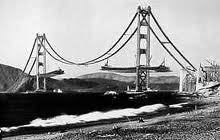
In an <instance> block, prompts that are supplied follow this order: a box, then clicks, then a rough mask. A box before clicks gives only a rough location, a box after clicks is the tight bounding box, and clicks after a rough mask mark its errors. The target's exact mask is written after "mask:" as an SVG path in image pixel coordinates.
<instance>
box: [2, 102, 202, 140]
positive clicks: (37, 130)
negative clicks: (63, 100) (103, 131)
mask: <svg viewBox="0 0 220 140" xmlns="http://www.w3.org/2000/svg"><path fill="white" fill-rule="evenodd" d="M195 103H197V109H200V108H202V107H204V104H201V102H195V101H192V102H189V103H188V104H184V103H183V107H182V108H178V107H177V108H166V109H163V110H159V111H156V112H153V113H148V114H147V113H146V114H141V115H138V116H134V117H124V118H119V119H109V120H101V121H94V122H88V123H81V124H68V125H64V126H55V127H47V128H45V127H32V128H30V127H29V128H22V129H20V130H19V131H12V132H9V133H5V132H3V137H4V138H6V139H7V138H11V137H18V138H19V137H20V136H22V135H27V136H28V135H41V134H45V133H49V134H51V133H61V132H68V131H70V130H72V129H75V130H78V129H86V128H89V127H101V126H104V127H105V126H108V125H110V126H112V125H114V124H118V123H120V124H121V123H122V124H123V123H125V124H126V123H129V122H137V120H138V119H139V118H140V117H142V118H143V119H144V120H146V121H148V120H152V119H157V118H158V117H166V116H170V115H173V114H177V113H180V112H186V111H187V112H189V111H192V110H194V109H195V107H194V105H195Z"/></svg>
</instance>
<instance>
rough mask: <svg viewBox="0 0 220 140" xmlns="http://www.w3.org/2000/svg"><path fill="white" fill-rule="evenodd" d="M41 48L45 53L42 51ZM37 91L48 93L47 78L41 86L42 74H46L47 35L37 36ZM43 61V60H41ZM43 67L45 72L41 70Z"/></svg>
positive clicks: (44, 78)
mask: <svg viewBox="0 0 220 140" xmlns="http://www.w3.org/2000/svg"><path fill="white" fill-rule="evenodd" d="M41 48H42V49H43V51H41ZM36 50H37V51H36V91H46V90H47V88H46V77H42V78H43V87H42V86H41V85H40V78H41V74H43V75H45V74H46V49H45V34H43V35H39V34H37V49H36ZM41 59H43V60H41ZM40 67H43V70H41V69H40ZM41 71H42V73H41Z"/></svg>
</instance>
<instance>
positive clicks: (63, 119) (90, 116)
mask: <svg viewBox="0 0 220 140" xmlns="http://www.w3.org/2000/svg"><path fill="white" fill-rule="evenodd" d="M166 108H167V106H165V105H163V104H154V105H147V106H143V107H140V108H137V109H134V108H126V109H118V110H112V111H108V112H99V111H95V112H91V113H87V114H83V115H78V116H77V115H59V116H56V117H53V118H48V119H41V118H37V119H35V120H33V121H31V122H30V124H27V125H21V126H17V127H3V128H1V130H2V131H4V132H10V131H13V130H17V129H19V128H24V127H52V126H62V125H67V124H77V123H85V122H92V121H99V120H107V119H116V118H123V117H129V116H137V115H139V114H143V113H153V112H156V111H158V110H163V109H166Z"/></svg>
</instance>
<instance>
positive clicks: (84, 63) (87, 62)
mask: <svg viewBox="0 0 220 140" xmlns="http://www.w3.org/2000/svg"><path fill="white" fill-rule="evenodd" d="M136 17H137V13H135V15H134V17H133V18H132V20H131V22H130V23H129V25H128V27H127V28H126V29H125V31H124V32H123V34H122V35H121V36H120V37H119V39H118V40H117V41H116V42H115V43H114V44H113V46H112V47H111V48H110V49H109V50H107V51H106V52H105V53H103V54H102V55H100V56H98V57H96V58H94V59H92V60H89V61H86V62H83V63H75V62H72V61H69V60H67V59H65V58H63V57H62V56H60V55H59V54H58V53H57V52H56V51H55V50H54V49H53V47H52V46H51V44H50V42H49V41H48V40H47V38H46V42H47V44H48V45H49V47H50V48H51V50H52V51H53V52H54V53H55V54H56V55H57V56H58V57H59V58H60V59H62V60H64V61H66V62H68V63H71V64H73V65H87V64H89V63H91V62H95V61H96V60H98V59H100V58H102V57H104V56H105V55H107V54H108V53H109V52H110V51H111V50H112V49H113V48H115V46H116V45H117V44H118V43H119V42H120V41H121V39H122V38H123V37H124V35H125V34H126V33H127V31H128V29H129V28H130V27H131V25H132V23H133V22H134V20H135V19H136Z"/></svg>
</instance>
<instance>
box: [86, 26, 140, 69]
mask: <svg viewBox="0 0 220 140" xmlns="http://www.w3.org/2000/svg"><path fill="white" fill-rule="evenodd" d="M136 31H137V28H135V30H134V31H133V33H132V34H131V35H130V36H129V38H128V39H127V40H126V41H125V42H124V44H122V46H121V47H120V48H118V50H116V51H115V52H114V53H112V54H111V55H109V56H108V57H106V58H103V59H101V60H97V61H93V62H91V63H87V65H91V64H96V63H99V62H102V61H104V60H106V59H108V58H110V57H112V56H114V55H115V54H116V53H118V52H119V51H120V50H121V49H122V48H123V47H124V46H125V45H126V44H127V43H128V42H129V40H130V39H131V38H132V37H133V36H134V34H135V33H136Z"/></svg>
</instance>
